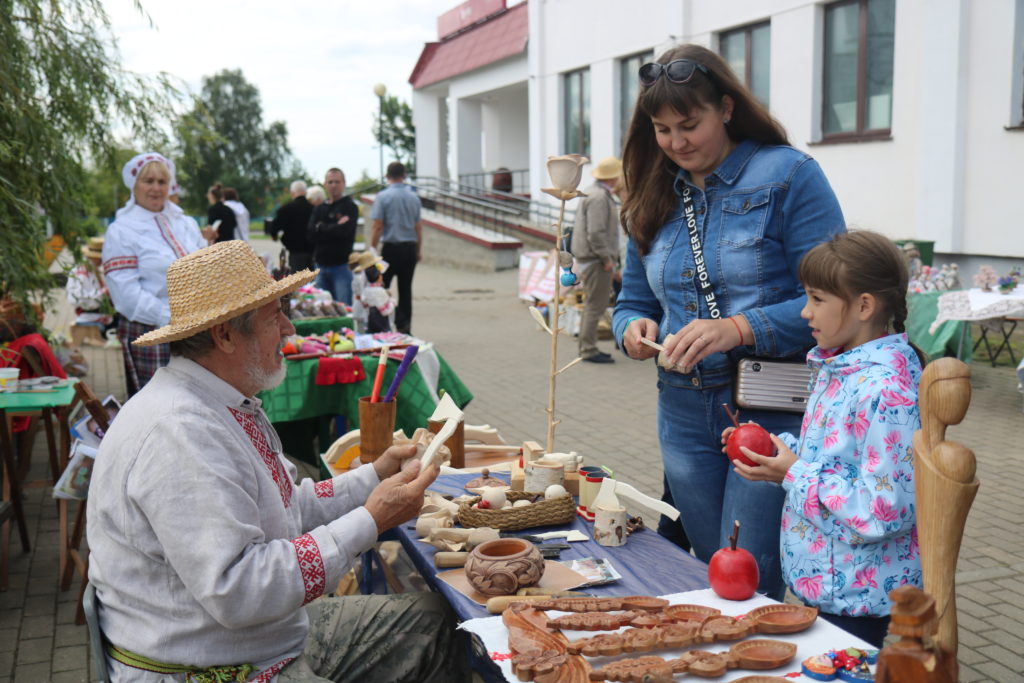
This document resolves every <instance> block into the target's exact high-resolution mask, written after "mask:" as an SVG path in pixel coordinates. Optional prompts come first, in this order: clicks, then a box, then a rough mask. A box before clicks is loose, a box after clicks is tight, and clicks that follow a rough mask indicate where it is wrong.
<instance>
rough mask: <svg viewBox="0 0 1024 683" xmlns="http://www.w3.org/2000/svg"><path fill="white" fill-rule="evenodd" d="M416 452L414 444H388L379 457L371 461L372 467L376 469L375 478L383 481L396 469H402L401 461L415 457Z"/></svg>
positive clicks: (396, 470)
mask: <svg viewBox="0 0 1024 683" xmlns="http://www.w3.org/2000/svg"><path fill="white" fill-rule="evenodd" d="M416 453H417V450H416V446H415V445H408V446H390V447H388V449H387V450H386V451H384V452H383V453H381V454H380V457H379V458H377V459H376V460H374V461H373V469H375V470H376V471H377V478H378V479H380V480H381V481H384V480H385V479H387V478H388V477H390V476H392V475H393V474H395V473H396V472H398V470H400V469H402V463H403V462H405V461H406V460H408V459H409V458H412V457H415V456H416Z"/></svg>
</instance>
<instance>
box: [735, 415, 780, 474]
mask: <svg viewBox="0 0 1024 683" xmlns="http://www.w3.org/2000/svg"><path fill="white" fill-rule="evenodd" d="M740 446H746V447H747V448H749V449H750V450H752V451H753V452H755V453H757V454H758V455H763V456H766V457H769V458H770V457H772V456H774V455H775V444H773V443H772V439H771V437H770V436H769V435H768V430H767V429H765V428H764V427H761V426H760V425H756V424H754V423H753V422H748V423H747V424H742V425H740V426H739V427H737V428H736V429H735V430H733V433H732V434H730V435H729V440H728V441H726V442H725V454H726V455H728V456H729V460H739V461H740V462H741V463H743V464H744V465H750V466H751V467H757V466H758V465H757V463H756V462H754V461H752V460H751V459H750V458H748V457H747V456H745V455H744V454H743V451H741V450H740Z"/></svg>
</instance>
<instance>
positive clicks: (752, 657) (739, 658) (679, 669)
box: [590, 640, 796, 683]
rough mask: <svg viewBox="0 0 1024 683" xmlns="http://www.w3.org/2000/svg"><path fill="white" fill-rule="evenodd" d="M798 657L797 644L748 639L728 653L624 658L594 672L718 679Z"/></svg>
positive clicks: (636, 681)
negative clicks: (684, 674)
mask: <svg viewBox="0 0 1024 683" xmlns="http://www.w3.org/2000/svg"><path fill="white" fill-rule="evenodd" d="M794 656H796V644H795V643H787V642H784V641H781V640H748V641H745V642H742V643H736V644H735V645H733V646H732V647H731V648H729V650H728V651H727V652H718V653H715V652H707V651H704V650H691V651H690V652H687V653H686V654H684V655H683V656H682V657H679V658H677V659H662V658H661V657H656V656H648V657H638V658H635V659H620V660H619V661H617V662H611V663H610V664H607V665H605V666H603V667H601V668H600V669H594V670H593V671H591V672H590V679H591V680H594V681H624V682H626V683H640V682H641V681H643V680H644V677H645V676H648V677H650V679H653V680H659V679H661V680H671V678H672V676H673V675H674V674H680V673H688V674H690V675H693V676H701V677H704V678H716V677H718V676H721V675H722V674H724V673H725V672H726V671H727V670H728V669H753V670H755V671H757V670H762V669H776V668H778V667H780V666H782V665H784V664H786V663H787V662H790V661H792V659H793V657H794Z"/></svg>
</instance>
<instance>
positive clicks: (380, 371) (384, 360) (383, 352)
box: [370, 344, 390, 403]
mask: <svg viewBox="0 0 1024 683" xmlns="http://www.w3.org/2000/svg"><path fill="white" fill-rule="evenodd" d="M389 350H390V349H389V347H388V345H387V344H385V345H384V346H382V347H381V349H380V358H378V359H377V374H376V375H374V377H373V392H372V393H371V394H370V403H377V402H378V401H379V400H380V385H381V383H382V382H383V381H384V368H386V367H387V366H388V351H389Z"/></svg>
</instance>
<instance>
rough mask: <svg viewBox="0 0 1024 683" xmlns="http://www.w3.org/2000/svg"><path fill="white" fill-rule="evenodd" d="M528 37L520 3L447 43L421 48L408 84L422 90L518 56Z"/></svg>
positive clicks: (524, 16) (522, 7)
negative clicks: (447, 79) (421, 50)
mask: <svg viewBox="0 0 1024 683" xmlns="http://www.w3.org/2000/svg"><path fill="white" fill-rule="evenodd" d="M528 37H529V26H528V23H527V12H526V3H525V2H523V3H520V4H518V5H515V6H514V7H511V8H510V9H508V10H506V11H505V12H502V13H501V14H498V15H496V16H494V17H493V18H491V19H488V20H487V21H484V22H481V23H480V24H479V25H477V26H475V27H473V28H471V29H468V30H466V31H463V32H462V33H457V34H455V36H453V37H451V38H449V39H447V40H444V41H441V42H440V43H427V44H426V45H424V46H423V52H421V53H420V58H419V60H418V61H417V62H416V67H415V68H414V69H413V70H412V75H411V76H409V83H411V84H412V87H413V88H424V87H426V86H428V85H432V84H434V83H437V82H439V81H443V80H445V79H446V78H451V77H452V76H458V75H459V74H464V73H467V72H469V71H472V70H474V69H479V68H480V67H482V66H487V65H488V64H493V63H494V62H497V61H499V60H502V59H505V58H507V57H514V56H516V55H519V54H522V53H523V52H525V51H526V41H527V38H528Z"/></svg>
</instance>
